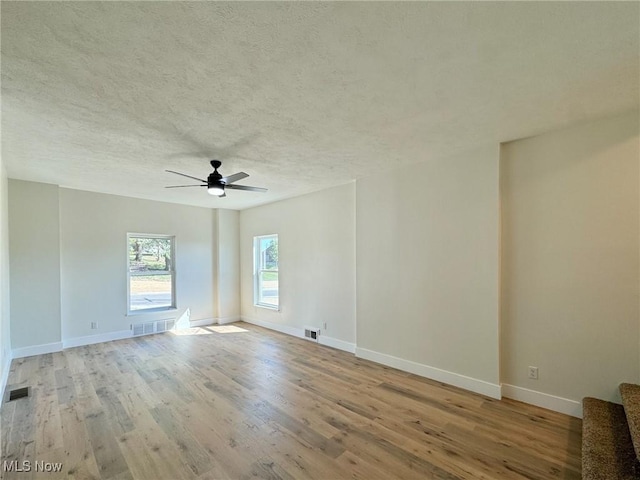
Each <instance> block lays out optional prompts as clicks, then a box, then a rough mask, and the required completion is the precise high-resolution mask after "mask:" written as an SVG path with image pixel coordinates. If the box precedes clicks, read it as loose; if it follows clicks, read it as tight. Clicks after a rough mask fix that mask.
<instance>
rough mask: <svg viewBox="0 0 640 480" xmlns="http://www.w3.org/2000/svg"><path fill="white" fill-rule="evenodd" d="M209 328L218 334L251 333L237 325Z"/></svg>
mask: <svg viewBox="0 0 640 480" xmlns="http://www.w3.org/2000/svg"><path fill="white" fill-rule="evenodd" d="M207 328H209V329H211V330H213V331H214V332H216V333H242V332H248V331H249V330H245V329H244V328H240V327H236V326H235V325H212V326H210V327H207Z"/></svg>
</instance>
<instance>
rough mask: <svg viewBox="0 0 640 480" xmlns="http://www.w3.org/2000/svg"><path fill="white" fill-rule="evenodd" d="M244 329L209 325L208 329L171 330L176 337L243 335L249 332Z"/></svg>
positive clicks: (233, 326)
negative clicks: (214, 334) (217, 334)
mask: <svg viewBox="0 0 640 480" xmlns="http://www.w3.org/2000/svg"><path fill="white" fill-rule="evenodd" d="M248 331H249V330H245V329H244V328H240V327H236V326H235V325H209V326H206V327H194V328H181V329H178V330H171V333H173V334H174V335H180V336H185V335H211V334H213V333H242V332H248Z"/></svg>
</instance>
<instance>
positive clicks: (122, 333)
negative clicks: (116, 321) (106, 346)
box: [62, 330, 132, 348]
mask: <svg viewBox="0 0 640 480" xmlns="http://www.w3.org/2000/svg"><path fill="white" fill-rule="evenodd" d="M131 336H132V332H131V330H118V331H116V332H107V333H99V334H98V335H87V336H86V337H74V338H67V339H66V340H63V341H62V347H63V348H73V347H83V346H85V345H93V344H94V343H102V342H110V341H112V340H122V339H123V338H131Z"/></svg>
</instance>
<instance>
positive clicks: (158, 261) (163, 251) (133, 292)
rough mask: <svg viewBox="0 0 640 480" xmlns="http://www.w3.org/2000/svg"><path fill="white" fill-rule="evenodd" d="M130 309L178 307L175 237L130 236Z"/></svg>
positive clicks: (131, 310) (128, 253)
mask: <svg viewBox="0 0 640 480" xmlns="http://www.w3.org/2000/svg"><path fill="white" fill-rule="evenodd" d="M128 242H129V244H128V252H127V256H128V258H127V260H128V262H129V274H128V276H129V311H130V312H133V311H141V310H163V309H170V308H175V306H176V299H175V285H174V284H175V282H174V277H173V276H174V274H175V266H174V258H173V256H174V255H173V253H174V250H173V249H174V247H175V237H172V236H166V235H158V236H154V235H128Z"/></svg>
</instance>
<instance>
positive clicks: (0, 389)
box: [0, 350, 12, 408]
mask: <svg viewBox="0 0 640 480" xmlns="http://www.w3.org/2000/svg"><path fill="white" fill-rule="evenodd" d="M11 356H12V355H11V350H9V351H8V352H7V355H6V358H5V360H4V365H2V378H0V402H2V399H3V398H4V391H5V390H6V388H7V382H8V381H9V370H11V360H12V359H11ZM0 408H1V404H0Z"/></svg>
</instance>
